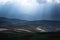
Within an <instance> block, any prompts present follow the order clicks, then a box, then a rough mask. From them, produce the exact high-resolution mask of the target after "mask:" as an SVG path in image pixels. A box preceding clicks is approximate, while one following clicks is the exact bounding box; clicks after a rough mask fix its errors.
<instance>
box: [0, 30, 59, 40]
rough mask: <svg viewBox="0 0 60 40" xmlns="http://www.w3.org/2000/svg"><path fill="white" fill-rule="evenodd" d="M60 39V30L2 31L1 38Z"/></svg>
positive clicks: (0, 39) (15, 39)
mask: <svg viewBox="0 0 60 40" xmlns="http://www.w3.org/2000/svg"><path fill="white" fill-rule="evenodd" d="M2 39H3V40H7V39H8V40H60V32H41V33H40V32H37V33H29V32H19V33H17V32H10V33H8V32H7V33H6V31H5V33H4V32H3V31H2V32H0V40H2Z"/></svg>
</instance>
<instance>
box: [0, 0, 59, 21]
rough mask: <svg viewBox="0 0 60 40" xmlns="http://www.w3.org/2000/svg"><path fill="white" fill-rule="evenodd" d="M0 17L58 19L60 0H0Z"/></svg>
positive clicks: (30, 19)
mask: <svg viewBox="0 0 60 40" xmlns="http://www.w3.org/2000/svg"><path fill="white" fill-rule="evenodd" d="M0 17H7V18H16V19H21V20H29V21H34V20H60V0H55V1H53V0H0Z"/></svg>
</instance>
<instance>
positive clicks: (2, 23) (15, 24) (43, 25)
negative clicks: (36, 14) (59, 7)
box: [0, 17, 60, 31]
mask: <svg viewBox="0 0 60 40" xmlns="http://www.w3.org/2000/svg"><path fill="white" fill-rule="evenodd" d="M0 28H9V29H12V30H13V29H15V28H21V29H29V30H32V31H37V30H38V29H36V28H40V29H43V30H46V31H57V30H58V31H60V21H54V20H36V21H27V20H20V19H11V18H5V17H0Z"/></svg>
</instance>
